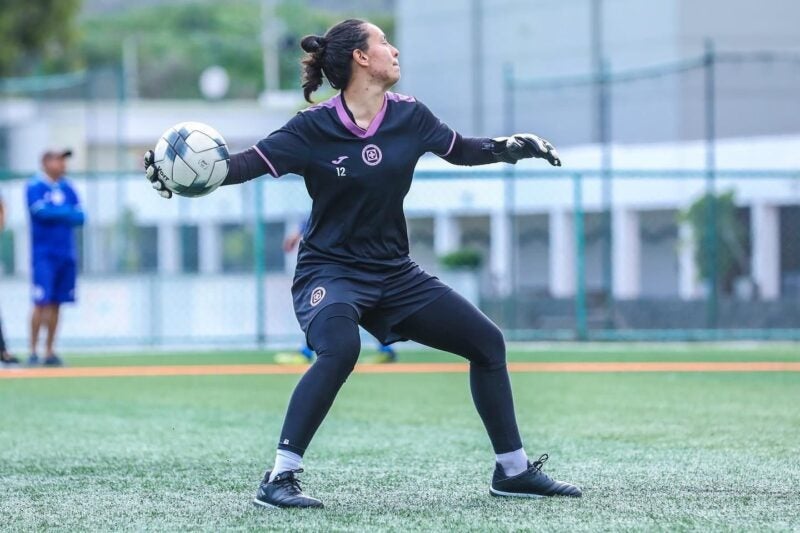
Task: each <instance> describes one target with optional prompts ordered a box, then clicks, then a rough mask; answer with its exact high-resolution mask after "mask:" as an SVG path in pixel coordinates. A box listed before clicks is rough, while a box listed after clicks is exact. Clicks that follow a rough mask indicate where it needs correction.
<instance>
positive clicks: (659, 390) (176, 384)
mask: <svg viewBox="0 0 800 533" xmlns="http://www.w3.org/2000/svg"><path fill="white" fill-rule="evenodd" d="M605 348H608V347H603V349H585V348H582V347H580V346H572V347H569V348H565V349H561V348H554V349H547V350H541V349H539V350H533V351H530V350H515V351H512V352H511V353H510V354H509V359H511V360H516V361H525V360H531V361H542V360H547V361H551V360H555V361H558V360H570V361H576V360H589V361H596V360H603V361H613V360H618V361H631V360H646V361H651V360H670V361H672V360H711V361H717V360H729V361H742V360H747V361H787V360H792V361H798V360H800V349H798V347H797V346H796V345H778V346H763V347H757V346H750V347H746V348H741V347H713V346H697V347H692V346H689V347H684V346H682V347H680V348H679V349H675V348H674V347H664V346H658V345H655V346H649V347H648V346H638V347H637V346H630V347H626V346H625V345H619V346H618V347H617V348H613V347H611V349H605ZM401 357H402V358H403V360H409V361H412V360H413V361H421V360H442V361H447V360H452V359H450V357H449V356H446V355H444V354H437V353H431V352H413V353H412V352H403V353H401ZM69 362H70V364H72V365H75V366H77V365H100V364H124V365H129V364H180V363H181V362H184V363H186V364H213V363H222V364H224V363H242V362H245V363H246V362H265V355H264V354H262V353H253V352H239V353H229V352H216V353H198V354H160V355H152V356H140V355H129V356H97V355H92V356H86V357H72V358H70V359H69ZM298 379H299V376H297V375H264V376H196V377H147V378H103V379H97V378H71V379H41V380H39V379H32V380H28V379H21V380H0V407H2V413H3V414H2V417H1V418H0V529H3V530H41V529H50V528H52V529H62V530H104V531H106V530H121V529H137V530H141V529H148V530H159V531H160V530H186V529H192V530H195V529H203V530H222V529H247V530H250V529H274V530H309V531H312V530H313V531H331V530H338V531H342V530H351V531H365V530H370V531H372V530H403V531H407V530H422V531H433V530H450V531H462V530H464V531H466V530H471V531H488V530H541V531H561V530H581V529H590V530H597V529H630V530H654V529H658V530H670V531H673V530H693V529H696V530H767V529H771V530H792V529H797V528H798V527H800V496H798V495H800V460H798V457H799V456H800V373H686V374H683V373H663V374H638V373H630V374H567V373H555V374H535V373H517V374H513V375H512V383H513V386H514V392H515V399H516V405H517V412H518V419H519V425H520V428H521V430H522V434H523V438H524V439H525V443H526V448H527V450H528V452H529V454H530V455H532V456H538V454H539V453H542V452H548V453H549V454H550V456H551V458H550V461H549V462H548V463H547V464H546V466H545V470H546V471H547V472H548V473H550V474H552V475H553V476H554V477H557V478H560V479H564V480H567V481H571V482H574V483H576V484H578V485H579V486H581V487H582V488H583V490H584V497H583V498H582V499H579V500H576V499H548V500H508V499H498V498H492V497H490V496H489V494H488V484H489V480H490V477H491V473H492V468H493V461H492V459H493V457H492V453H491V449H490V447H489V442H488V439H487V437H486V436H485V433H484V431H483V428H482V425H481V423H480V420H479V419H478V417H477V415H476V414H475V412H474V409H473V407H472V403H471V399H470V395H469V390H468V385H467V376H466V375H465V374H429V375H427V374H413V375H410V374H380V375H375V374H356V375H353V376H351V378H350V379H349V381H348V382H347V384H346V385H345V387H344V388H343V390H342V392H341V393H340V395H339V398H338V399H337V402H336V403H335V405H334V407H333V409H332V410H331V413H330V414H329V416H328V418H327V420H326V421H325V423H324V424H323V426H322V428H321V430H320V431H319V433H318V434H317V436H316V438H315V440H314V442H313V443H312V446H311V448H310V449H309V451H308V453H307V454H306V460H305V463H306V465H305V466H306V468H307V472H306V473H305V474H303V475H301V479H302V480H303V481H304V485H305V487H306V490H307V492H308V493H309V494H311V495H313V496H316V497H319V498H321V499H322V500H323V501H324V502H325V504H326V508H325V509H324V510H321V511H319V510H314V511H268V510H263V509H257V508H255V507H253V506H252V505H251V504H250V500H251V498H252V495H253V493H254V491H255V488H256V485H257V483H258V481H259V479H260V476H261V474H262V473H263V470H264V468H265V467H266V466H268V465H269V464H270V463H271V461H272V458H273V454H274V445H275V443H276V439H277V437H278V431H279V429H280V425H281V421H282V417H283V413H284V409H285V406H286V403H287V400H288V397H289V394H290V393H291V390H292V388H293V386H294V384H295V383H296V382H297V380H298Z"/></svg>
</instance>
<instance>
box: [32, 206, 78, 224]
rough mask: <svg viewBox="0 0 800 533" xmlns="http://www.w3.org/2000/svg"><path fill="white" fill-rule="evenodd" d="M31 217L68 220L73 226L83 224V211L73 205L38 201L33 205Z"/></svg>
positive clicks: (47, 219)
mask: <svg viewBox="0 0 800 533" xmlns="http://www.w3.org/2000/svg"><path fill="white" fill-rule="evenodd" d="M31 217H32V218H34V219H36V220H42V221H48V222H67V223H69V224H72V225H73V226H80V225H81V224H83V221H84V215H83V211H81V210H80V209H76V208H74V207H73V206H71V205H46V204H44V203H39V202H36V203H34V204H33V205H32V206H31Z"/></svg>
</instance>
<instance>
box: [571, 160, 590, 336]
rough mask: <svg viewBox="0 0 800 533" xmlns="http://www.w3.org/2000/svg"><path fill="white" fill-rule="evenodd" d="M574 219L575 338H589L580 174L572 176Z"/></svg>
mask: <svg viewBox="0 0 800 533" xmlns="http://www.w3.org/2000/svg"><path fill="white" fill-rule="evenodd" d="M572 194H573V213H574V215H573V217H574V226H575V337H576V338H577V339H578V340H581V341H585V340H586V339H587V338H588V336H589V335H588V327H587V321H586V272H585V258H584V248H585V245H586V243H585V242H584V231H583V181H582V176H581V173H580V172H576V173H574V174H573V175H572Z"/></svg>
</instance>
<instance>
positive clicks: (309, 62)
mask: <svg viewBox="0 0 800 533" xmlns="http://www.w3.org/2000/svg"><path fill="white" fill-rule="evenodd" d="M365 24H366V22H365V21H363V20H360V19H348V20H344V21H342V22H340V23H339V24H337V25H335V26H334V27H332V28H331V29H329V30H328V31H327V33H325V36H324V37H320V36H319V35H307V36H305V37H303V40H302V41H300V47H301V48H302V49H303V50H305V52H306V55H305V57H303V60H302V64H303V96H304V97H305V99H306V101H307V102H309V103H311V93H313V92H314V91H316V90H317V89H319V87H320V85H322V76H323V74H324V75H325V77H326V78H327V79H328V83H330V84H331V87H333V88H334V89H340V90H341V89H344V88H345V87H347V83H348V82H349V81H350V74H351V72H352V70H353V69H352V64H351V60H352V59H353V50H366V49H367V38H368V37H369V34H368V33H367V30H366V28H365V27H364V25H365Z"/></svg>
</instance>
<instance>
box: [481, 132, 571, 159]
mask: <svg viewBox="0 0 800 533" xmlns="http://www.w3.org/2000/svg"><path fill="white" fill-rule="evenodd" d="M492 140H493V141H494V147H493V148H492V153H493V154H494V156H495V159H496V160H497V161H501V162H503V163H511V164H516V162H517V161H519V160H520V159H526V158H530V157H535V158H539V159H546V160H547V161H548V162H549V163H550V164H551V165H553V166H554V167H560V166H561V158H559V157H558V151H556V149H555V147H554V146H553V145H552V144H550V142H548V141H547V140H546V139H542V138H541V137H539V136H538V135H534V134H532V133H515V134H514V135H512V136H511V137H497V138H496V139H492Z"/></svg>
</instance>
